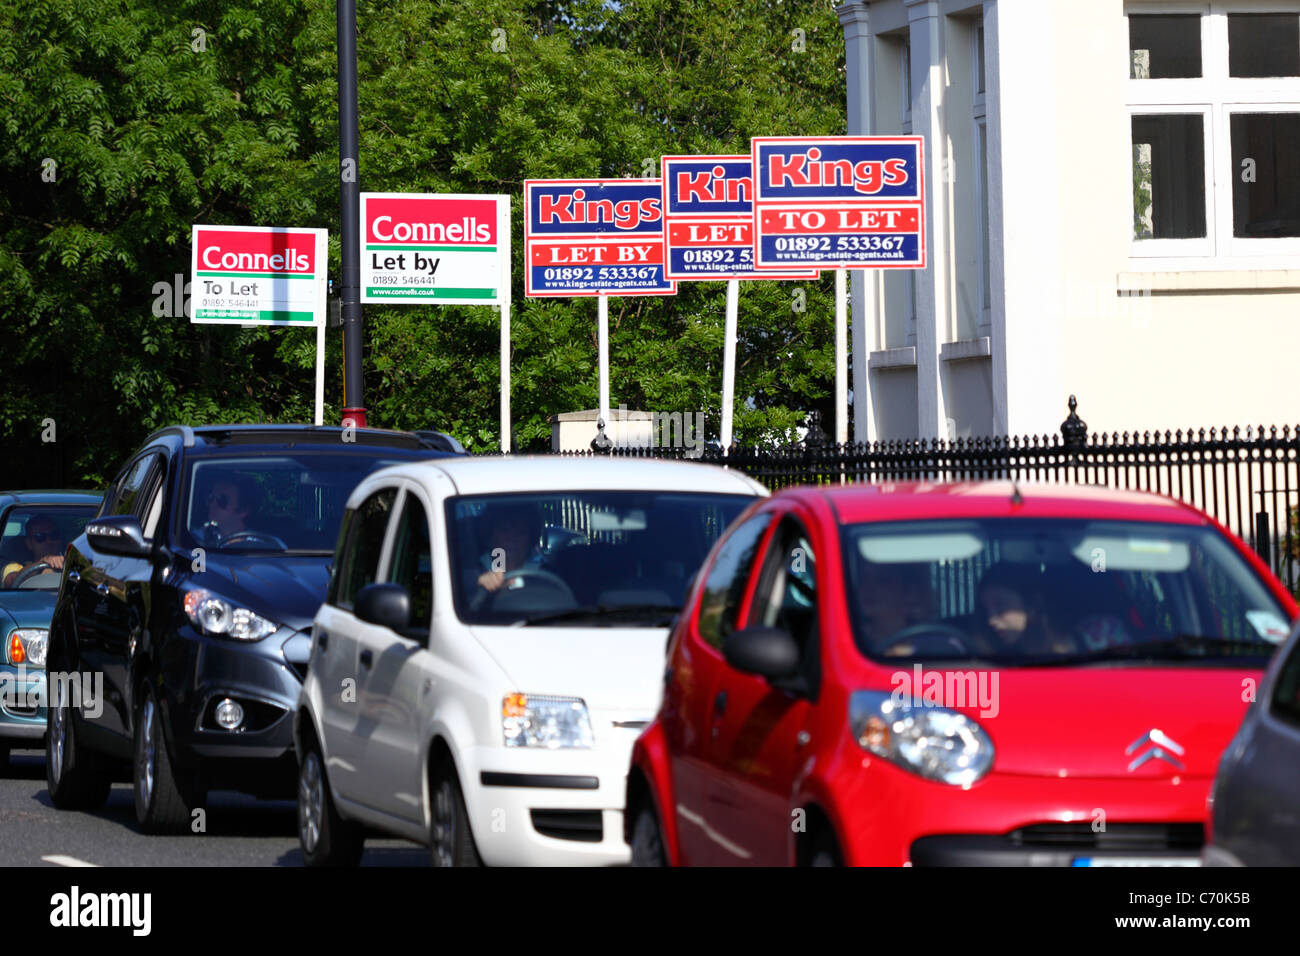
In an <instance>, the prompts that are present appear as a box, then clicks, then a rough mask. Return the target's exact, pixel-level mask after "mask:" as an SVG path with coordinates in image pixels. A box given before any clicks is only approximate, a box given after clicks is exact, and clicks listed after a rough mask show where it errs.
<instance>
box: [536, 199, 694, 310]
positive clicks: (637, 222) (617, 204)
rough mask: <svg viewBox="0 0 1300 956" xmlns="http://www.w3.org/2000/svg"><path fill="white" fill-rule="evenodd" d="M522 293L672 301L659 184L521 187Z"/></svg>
mask: <svg viewBox="0 0 1300 956" xmlns="http://www.w3.org/2000/svg"><path fill="white" fill-rule="evenodd" d="M524 261H525V263H526V267H525V269H524V293H525V295H529V296H580V295H675V294H676V292H677V283H675V282H671V281H669V280H668V279H667V277H666V276H665V275H664V213H663V187H662V186H661V184H660V182H659V180H658V179H530V180H526V181H525V182H524Z"/></svg>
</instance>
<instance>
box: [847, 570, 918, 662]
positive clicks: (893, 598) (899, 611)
mask: <svg viewBox="0 0 1300 956" xmlns="http://www.w3.org/2000/svg"><path fill="white" fill-rule="evenodd" d="M859 581H860V583H859V591H858V602H859V603H858V606H859V608H860V609H861V611H862V617H863V622H864V623H865V625H866V632H867V634H868V635H869V637H870V640H871V643H872V645H873V646H874V647H876V648H877V649H879V650H880V651H881V652H882V653H884V654H885V655H886V656H889V657H897V656H910V655H911V654H913V653H915V646H914V645H913V644H912V643H911V642H909V641H901V642H899V643H894V644H891V643H890V642H889V640H890V638H892V637H893V636H894V635H896V634H898V633H899V632H900V631H903V630H906V629H907V628H909V627H913V626H915V625H917V624H923V623H925V622H927V621H932V620H934V618H935V613H936V608H935V598H934V589H933V588H932V587H931V585H930V576H929V573H928V569H927V568H926V566H925V565H915V564H877V563H875V562H867V563H866V564H864V566H863V568H862V574H861V577H860V579H859Z"/></svg>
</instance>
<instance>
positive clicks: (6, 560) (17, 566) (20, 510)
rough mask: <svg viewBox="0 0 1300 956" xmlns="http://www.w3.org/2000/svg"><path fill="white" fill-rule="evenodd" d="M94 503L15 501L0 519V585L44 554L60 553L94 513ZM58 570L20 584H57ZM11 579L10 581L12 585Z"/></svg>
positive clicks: (50, 585)
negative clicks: (32, 503) (38, 503)
mask: <svg viewBox="0 0 1300 956" xmlns="http://www.w3.org/2000/svg"><path fill="white" fill-rule="evenodd" d="M95 511H96V507H95V505H19V506H15V507H13V508H10V509H9V511H7V512H6V513H5V516H4V520H3V522H0V587H3V586H4V584H5V581H6V579H8V578H9V577H10V575H15V576H16V572H19V571H21V570H22V569H23V568H27V567H30V566H31V565H33V564H34V563H36V562H38V561H40V559H42V558H44V557H46V556H48V555H62V554H63V553H64V551H65V550H66V549H67V545H68V542H69V541H72V540H73V539H74V538H76V537H77V536H78V535H80V534H81V532H82V529H83V528H85V526H86V523H87V522H88V521H89V520H90V519H91V518H92V517H93V516H94V514H95ZM59 577H60V576H59V574H58V573H54V572H51V573H49V574H41V575H34V576H33V577H31V578H28V579H27V580H25V581H23V582H22V588H23V589H28V588H39V589H51V588H56V587H58V583H59ZM12 583H13V582H10V586H12Z"/></svg>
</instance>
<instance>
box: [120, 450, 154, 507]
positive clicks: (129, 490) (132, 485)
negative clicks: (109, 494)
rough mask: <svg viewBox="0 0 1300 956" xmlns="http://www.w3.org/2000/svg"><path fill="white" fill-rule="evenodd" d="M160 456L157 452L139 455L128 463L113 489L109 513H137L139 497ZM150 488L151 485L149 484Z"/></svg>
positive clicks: (139, 503) (139, 505)
mask: <svg viewBox="0 0 1300 956" xmlns="http://www.w3.org/2000/svg"><path fill="white" fill-rule="evenodd" d="M159 457H160V456H159V455H158V454H157V453H154V454H149V455H141V456H140V457H139V458H137V459H136V460H135V461H133V462H132V463H131V464H130V465H128V466H127V469H126V472H125V473H124V474H123V475H122V478H121V479H120V480H119V481H118V483H117V486H116V487H115V489H114V494H113V504H112V511H111V514H114V515H130V514H134V515H139V513H140V509H142V508H143V502H141V501H140V500H139V499H140V497H141V495H142V493H146V491H147V489H146V485H147V484H148V481H149V476H150V472H151V470H152V469H153V466H154V464H155V463H156V462H157V461H158V458H159ZM149 487H150V489H151V488H152V486H151V485H150V486H149Z"/></svg>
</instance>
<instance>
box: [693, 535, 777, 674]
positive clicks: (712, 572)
mask: <svg viewBox="0 0 1300 956" xmlns="http://www.w3.org/2000/svg"><path fill="white" fill-rule="evenodd" d="M771 522H772V516H771V515H770V514H759V515H755V516H754V517H752V518H750V519H749V520H748V521H746V522H745V523H744V524H742V525H741V526H740V527H739V528H736V529H735V530H734V531H732V532H731V534H730V535H729V536H728V537H727V540H726V542H725V543H724V544H723V545H722V548H721V549H720V550H719V551H718V556H717V558H716V559H715V560H714V562H713V566H712V567H711V568H710V569H709V576H708V578H707V579H706V580H705V582H704V593H703V596H702V597H701V598H700V612H699V618H698V619H697V621H696V627H697V628H698V630H699V632H700V636H701V637H702V638H704V640H705V641H707V642H708V643H709V644H712V645H713V646H714V647H716V648H718V649H719V650H721V649H722V641H723V639H724V638H725V637H726V636H727V635H728V634H730V633H731V632H732V631H733V630H735V627H736V615H737V613H739V611H740V599H741V598H742V597H743V596H744V594H745V582H746V581H747V580H748V579H749V571H750V569H751V568H752V567H753V566H754V556H755V554H756V553H757V551H758V543H759V541H761V540H762V538H763V532H764V531H766V530H767V527H768V525H769V524H771Z"/></svg>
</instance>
